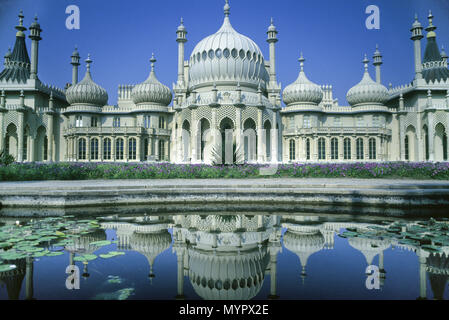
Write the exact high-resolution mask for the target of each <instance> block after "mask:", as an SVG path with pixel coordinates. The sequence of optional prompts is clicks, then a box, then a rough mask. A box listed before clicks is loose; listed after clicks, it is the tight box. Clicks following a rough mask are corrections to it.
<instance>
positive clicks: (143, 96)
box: [131, 54, 172, 106]
mask: <svg viewBox="0 0 449 320" xmlns="http://www.w3.org/2000/svg"><path fill="white" fill-rule="evenodd" d="M150 62H151V72H150V75H149V76H148V79H147V80H145V81H144V82H142V83H140V84H138V85H136V86H134V88H133V90H132V92H131V97H132V99H133V102H134V103H135V104H161V105H164V106H167V105H168V104H169V103H170V102H171V99H172V94H171V91H170V89H169V88H168V87H167V86H165V85H163V84H162V83H160V82H159V80H158V79H157V78H156V74H155V72H154V63H155V62H156V59H155V58H154V54H153V55H152V57H151V59H150Z"/></svg>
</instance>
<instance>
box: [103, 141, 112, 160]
mask: <svg viewBox="0 0 449 320" xmlns="http://www.w3.org/2000/svg"><path fill="white" fill-rule="evenodd" d="M103 160H111V139H110V138H105V139H104V140H103Z"/></svg>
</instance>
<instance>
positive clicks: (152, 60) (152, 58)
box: [150, 53, 157, 72]
mask: <svg viewBox="0 0 449 320" xmlns="http://www.w3.org/2000/svg"><path fill="white" fill-rule="evenodd" d="M156 61H157V60H156V58H155V57H154V53H152V54H151V59H150V62H151V71H152V72H153V71H154V63H155V62H156Z"/></svg>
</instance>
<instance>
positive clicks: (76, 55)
mask: <svg viewBox="0 0 449 320" xmlns="http://www.w3.org/2000/svg"><path fill="white" fill-rule="evenodd" d="M79 56H80V54H79V52H78V48H77V47H75V50H74V51H73V52H72V57H79Z"/></svg>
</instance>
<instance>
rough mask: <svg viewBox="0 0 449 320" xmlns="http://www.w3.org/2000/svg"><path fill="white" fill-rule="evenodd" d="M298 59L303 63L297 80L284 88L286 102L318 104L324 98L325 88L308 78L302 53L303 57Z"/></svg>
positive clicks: (283, 94)
mask: <svg viewBox="0 0 449 320" xmlns="http://www.w3.org/2000/svg"><path fill="white" fill-rule="evenodd" d="M298 61H299V62H300V64H301V71H300V72H299V75H298V78H297V79H296V81H295V82H293V83H292V84H290V85H288V86H287V87H286V88H285V89H284V92H283V93H282V97H283V99H284V102H285V104H287V105H291V104H297V103H306V104H313V105H317V104H319V103H320V102H321V100H322V99H323V90H322V89H321V87H320V86H319V85H317V84H315V83H313V82H312V81H310V80H309V79H307V77H306V74H305V73H304V61H305V59H304V58H303V56H302V53H301V58H299V59H298Z"/></svg>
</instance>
